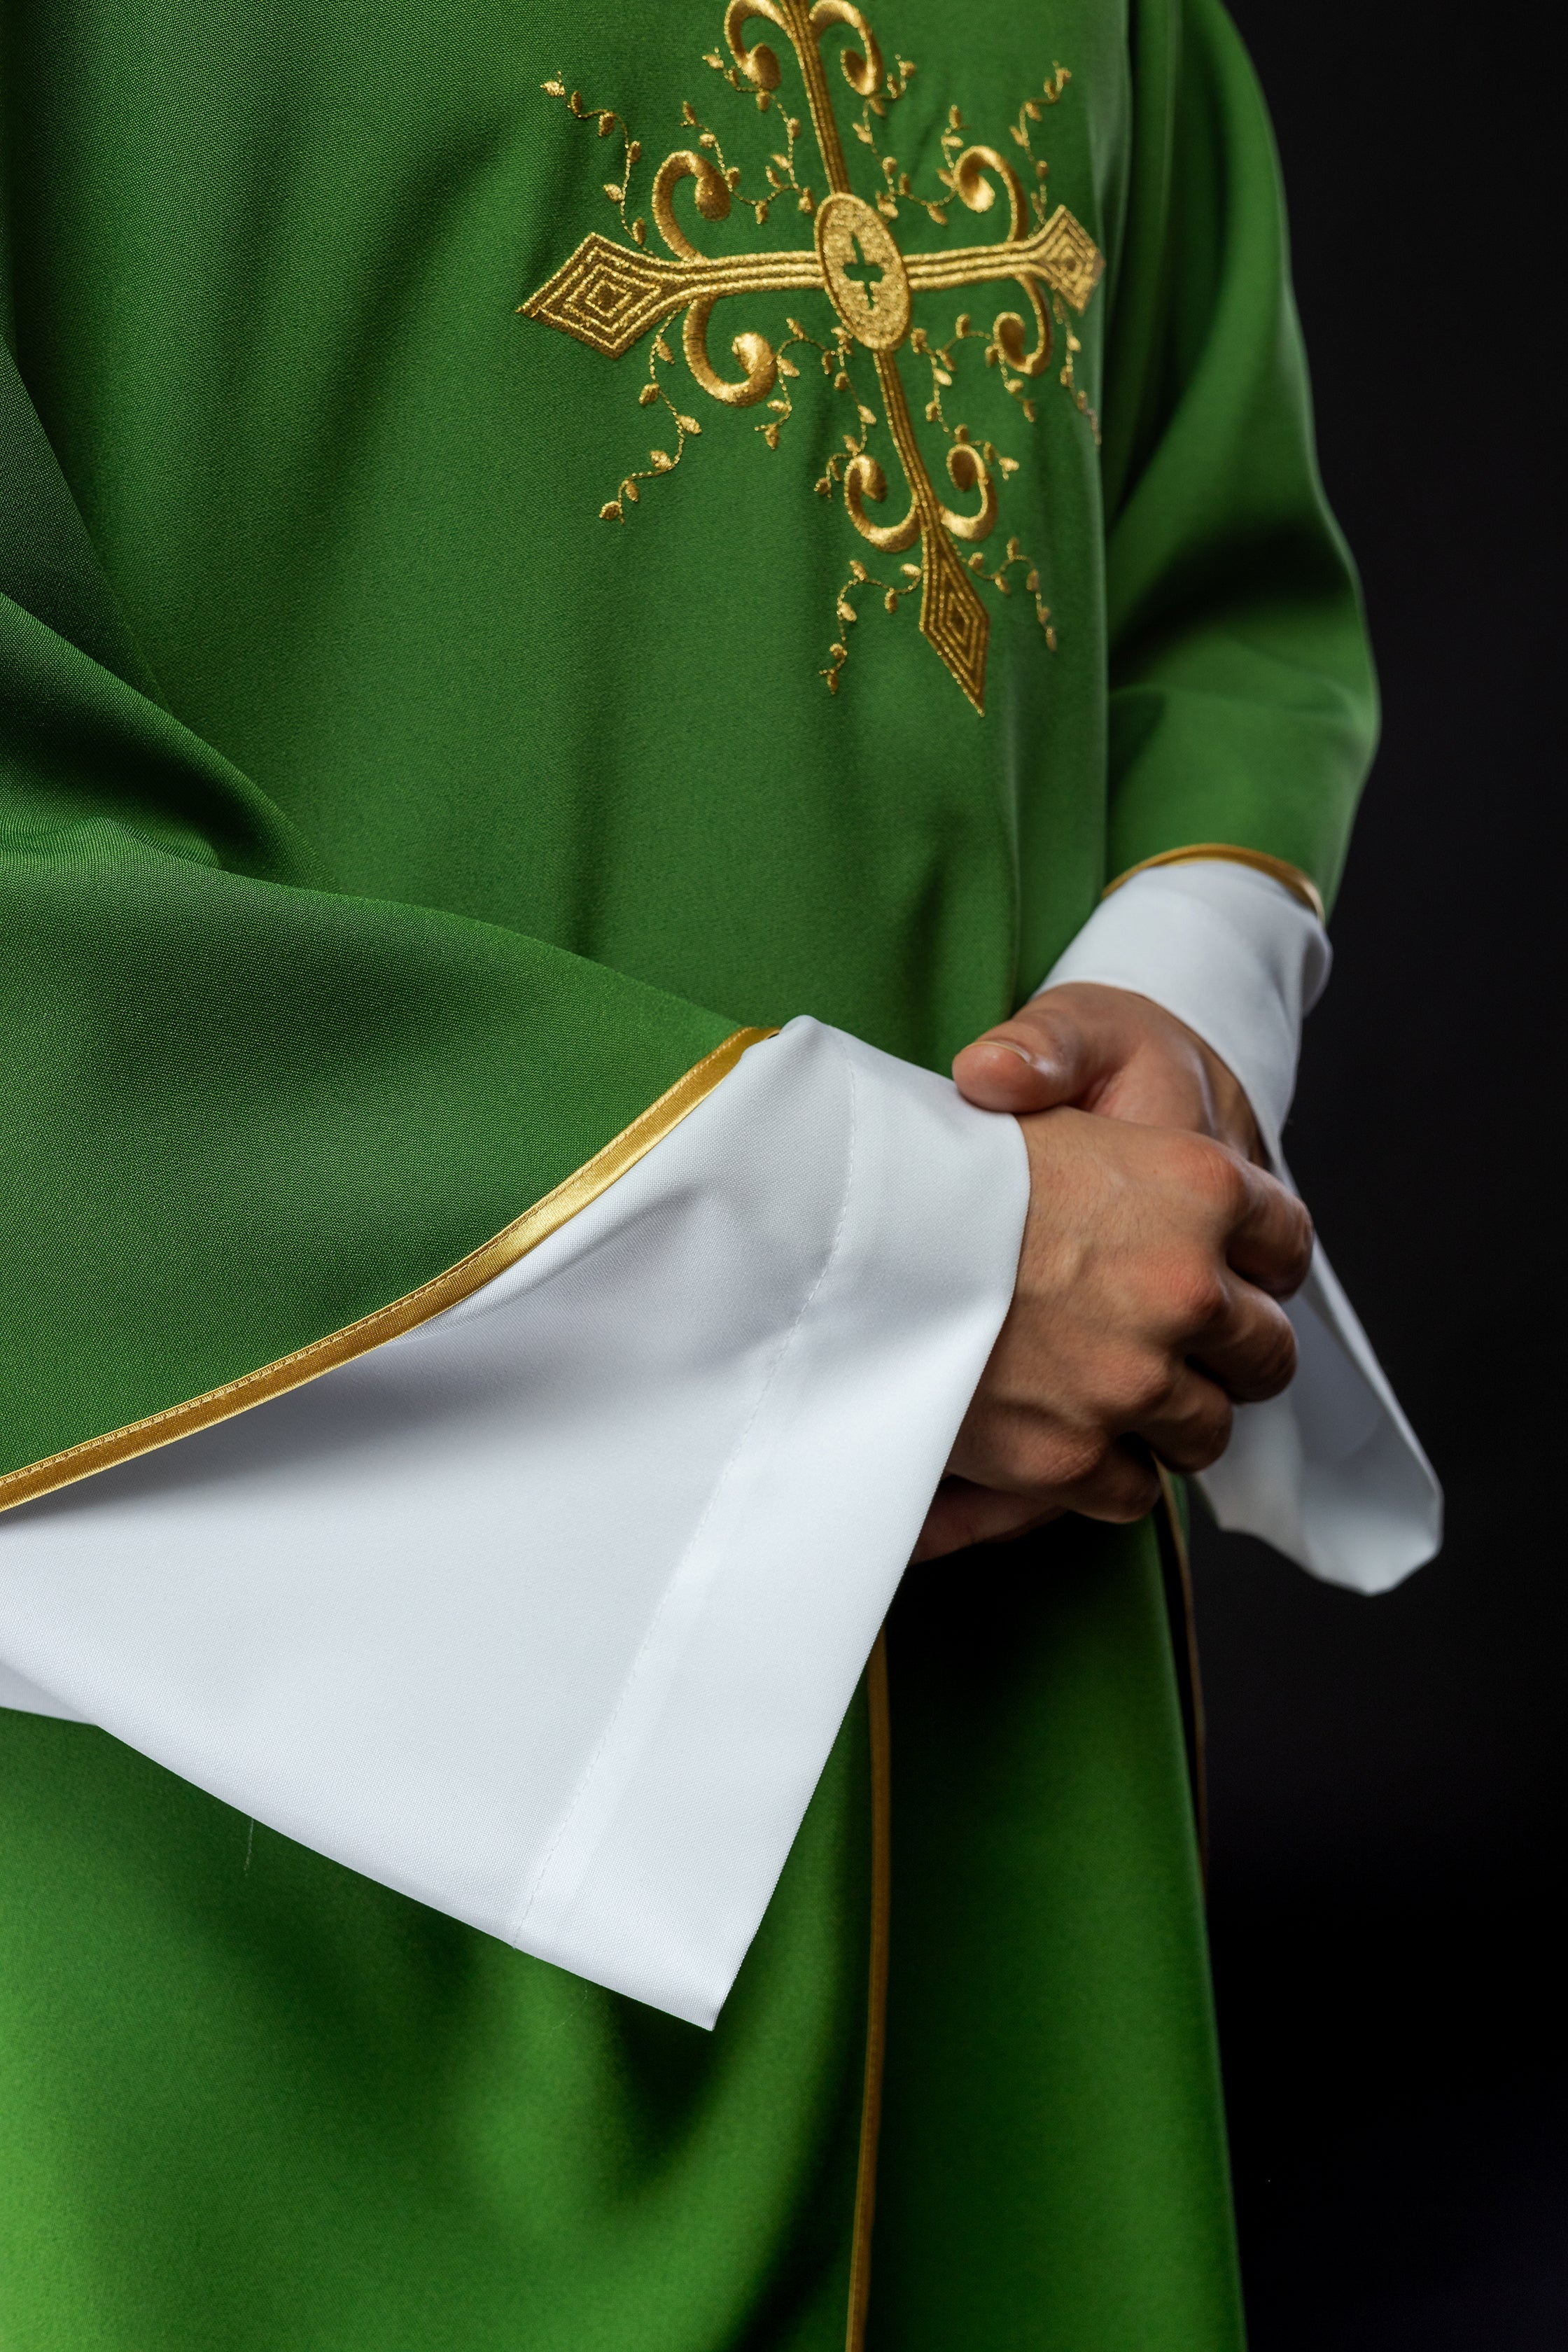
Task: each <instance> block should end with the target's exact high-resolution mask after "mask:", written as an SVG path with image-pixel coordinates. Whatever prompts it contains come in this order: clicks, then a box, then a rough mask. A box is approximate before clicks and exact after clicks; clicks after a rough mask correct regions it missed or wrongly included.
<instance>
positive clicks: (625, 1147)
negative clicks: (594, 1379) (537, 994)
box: [0, 1029, 777, 1511]
mask: <svg viewBox="0 0 1568 2352" xmlns="http://www.w3.org/2000/svg"><path fill="white" fill-rule="evenodd" d="M776 1034H777V1033H776V1031H774V1030H772V1029H737V1030H736V1031H734V1033H733V1034H731V1036H728V1037H726V1038H725V1039H724V1041H723V1043H722V1045H716V1046H715V1047H714V1048H713V1051H712V1052H711V1053H710V1054H705V1055H703V1057H702V1059H701V1061H700V1062H697V1063H695V1064H693V1066H692V1067H691V1068H690V1069H689V1070H687V1071H686V1072H684V1073H683V1075H682V1076H680V1077H679V1078H677V1079H676V1081H675V1084H674V1085H673V1086H672V1087H667V1088H666V1090H665V1092H664V1093H663V1094H661V1095H660V1096H659V1097H658V1099H657V1101H654V1102H651V1103H650V1104H649V1105H648V1107H647V1109H646V1110H644V1111H640V1112H639V1113H638V1114H637V1118H634V1119H633V1120H632V1121H631V1123H630V1125H629V1126H627V1127H624V1128H623V1129H621V1131H620V1133H619V1134H618V1135H615V1136H612V1137H611V1139H610V1140H609V1142H608V1143H606V1144H605V1145H604V1146H603V1148H602V1149H601V1150H598V1151H595V1154H594V1156H593V1158H592V1159H591V1160H584V1163H583V1165H582V1167H581V1168H575V1169H574V1170H573V1171H572V1173H571V1175H570V1176H568V1177H566V1178H565V1179H564V1180H563V1181H562V1182H561V1183H559V1184H557V1185H556V1186H555V1187H554V1188H553V1190H552V1191H551V1192H546V1193H545V1194H544V1196H543V1198H542V1200H539V1201H536V1202H534V1203H533V1205H532V1206H531V1208H528V1209H525V1210H524V1211H523V1212H522V1214H521V1216H518V1217H514V1218H513V1219H512V1221H511V1223H510V1224H508V1225H503V1226H502V1227H501V1230H500V1233H499V1234H491V1236H490V1238H489V1240H488V1241H484V1242H481V1243H480V1244H479V1247H478V1248H477V1249H472V1250H470V1251H469V1252H468V1255H467V1256H466V1257H461V1258H459V1259H458V1261H457V1263H456V1264H455V1265H449V1266H447V1268H446V1270H445V1271H444V1272H443V1273H441V1274H437V1275H434V1276H432V1277H431V1278H430V1280H429V1281H428V1282H422V1283H421V1284H420V1285H419V1286H418V1287H417V1289H415V1290H411V1291H408V1292H406V1293H405V1296H404V1297H401V1298H395V1299H392V1300H391V1301H390V1302H389V1303H388V1304H387V1305H386V1306H385V1307H376V1308H375V1309H374V1312H373V1313H371V1314H369V1315H363V1316H361V1317H360V1318H358V1320H357V1321H355V1322H353V1323H350V1324H346V1325H345V1326H344V1327H343V1328H342V1330H339V1331H330V1332H327V1333H326V1334H325V1335H324V1336H323V1337H322V1338H321V1339H312V1340H311V1341H310V1343H309V1344H308V1345H307V1346H305V1347H303V1348H296V1349H291V1350H290V1352H289V1354H288V1355H286V1356H279V1357H278V1358H277V1359H276V1360H274V1361H273V1362H271V1363H268V1364H261V1365H258V1368H257V1369H256V1370H254V1371H250V1372H244V1373H241V1374H240V1376H239V1377H238V1378H237V1379H236V1380H232V1381H224V1382H223V1383H222V1384H221V1386H219V1387H217V1388H215V1389H208V1390H206V1391H205V1392H204V1393H203V1394H202V1395H200V1396H195V1397H188V1398H186V1399H185V1400H184V1402H182V1403H180V1404H174V1405H166V1406H165V1407H164V1408H163V1410H162V1411H161V1412H154V1413H149V1414H147V1415H146V1416H145V1417H144V1418H143V1419H142V1420H140V1421H132V1422H128V1423H126V1424H125V1426H124V1427H123V1428H121V1429H111V1430H107V1431H105V1432H104V1433H103V1434H102V1435H101V1436H98V1437H88V1438H84V1439H82V1441H81V1442H80V1444H76V1445H69V1446H67V1447H66V1448H65V1449H64V1450H63V1451H62V1452H60V1453H58V1454H46V1455H45V1456H44V1457H43V1458H42V1459H41V1460H39V1461H37V1462H31V1463H26V1464H24V1465H22V1466H21V1467H20V1468H19V1469H16V1470H9V1471H6V1472H5V1474H4V1475H0V1511H7V1510H11V1509H13V1508H14V1507H16V1505H17V1504H19V1503H31V1502H36V1501H37V1499H38V1497H39V1496H43V1495H50V1494H53V1493H54V1492H55V1490H56V1489H57V1488H58V1487H60V1486H70V1485H72V1484H73V1483H74V1481H76V1480H77V1479H79V1478H89V1477H91V1476H92V1475H94V1474H95V1473H96V1472H98V1471H100V1470H109V1469H112V1468H113V1467H114V1466H115V1465H117V1464H119V1463H121V1462H129V1461H132V1460H133V1459H134V1458H135V1456H136V1455H137V1454H150V1453H152V1452H153V1450H154V1449H155V1448H156V1447H158V1446H161V1445H172V1444H174V1443H175V1442H176V1440H178V1439H179V1438H182V1437H189V1436H191V1435H193V1434H194V1433H195V1431H197V1430H199V1429H209V1428H211V1427H212V1426H213V1424H214V1423H216V1422H220V1421H228V1420H230V1419H232V1417H233V1416H234V1415H235V1414H236V1413H240V1412H247V1411H248V1410H249V1408H250V1407H251V1406H252V1405H258V1404H266V1403H268V1402H269V1401H270V1400H271V1399H272V1398H274V1397H279V1396H283V1395H286V1394H287V1392H288V1391H289V1390H290V1389H297V1388H302V1387H303V1386H304V1384H305V1383H306V1381H313V1380H317V1379H319V1378H320V1377H321V1374H322V1373H323V1372H330V1371H333V1370H336V1369H337V1367H338V1366H339V1365H340V1364H346V1363H351V1362H352V1361H353V1359H354V1358H355V1357H356V1356H363V1355H365V1354H367V1353H368V1352H369V1350H370V1349H373V1348H378V1347H380V1346H382V1345H383V1344H384V1342H385V1341H386V1340H388V1339H397V1338H398V1337H399V1336H400V1335H401V1334H402V1333H404V1332H405V1331H412V1330H414V1329H416V1328H417V1326H418V1325H420V1324H421V1323H427V1322H428V1321H429V1320H430V1318H431V1317H432V1316H435V1315H440V1314H443V1313H445V1311H446V1310H447V1308H448V1307H456V1306H458V1305H459V1304H460V1302H461V1301H462V1300H463V1299H465V1298H468V1297H471V1296H472V1295H473V1293H474V1292H475V1291H476V1290H479V1289H482V1288H483V1286H484V1285H485V1284H486V1283H488V1282H492V1281H493V1280H494V1279H495V1277H496V1276H497V1275H499V1274H503V1273H504V1272H505V1271H506V1269H507V1267H508V1266H510V1265H516V1264H517V1262H518V1260H519V1259H520V1258H522V1257H526V1256H527V1255H528V1254H529V1252H530V1251H531V1250H533V1249H537V1248H538V1246H539V1244H540V1243H541V1242H543V1241H547V1240H548V1239H549V1237H550V1235H551V1234H554V1233H558V1232H559V1231H560V1229H561V1227H562V1226H563V1225H564V1224H566V1223H568V1222H569V1221H570V1220H571V1219H572V1218H573V1217H574V1216H576V1215H577V1214H578V1213H579V1212H580V1211H581V1210H583V1209H585V1208H586V1207H587V1206H588V1204H589V1202H592V1201H596V1200H597V1199H598V1197H599V1195H600V1194H601V1192H606V1191H607V1190H608V1189H609V1187H610V1186H611V1185H612V1184H613V1183H615V1182H616V1179H617V1178H618V1177H621V1176H624V1175H625V1174H626V1171H627V1170H628V1169H629V1168H634V1167H635V1166H636V1165H637V1161H638V1160H641V1159H643V1158H644V1157H645V1155H646V1154H647V1153H648V1152H649V1151H651V1150H653V1148H654V1146H655V1144H656V1143H662V1142H663V1140H664V1139H665V1137H666V1136H667V1135H668V1134H669V1133H670V1132H671V1130H672V1129H675V1128H677V1127H679V1124H680V1122H681V1120H682V1119H684V1118H688V1117H689V1115H690V1113H691V1112H692V1111H694V1110H695V1109H696V1108H697V1107H698V1105H699V1103H701V1102H704V1101H706V1099H707V1097H709V1095H710V1094H711V1093H712V1091H713V1089H714V1087H716V1086H718V1085H719V1084H720V1082H721V1080H722V1079H724V1078H727V1077H728V1076H729V1075H730V1073H731V1070H732V1069H733V1068H734V1067H735V1066H736V1064H737V1063H738V1062H739V1061H740V1059H741V1056H742V1055H743V1054H744V1053H745V1052H746V1051H747V1049H748V1048H749V1047H750V1046H752V1045H759V1044H761V1042H762V1041H763V1038H765V1037H772V1036H774V1035H776Z"/></svg>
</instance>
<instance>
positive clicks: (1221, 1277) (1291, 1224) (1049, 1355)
mask: <svg viewBox="0 0 1568 2352" xmlns="http://www.w3.org/2000/svg"><path fill="white" fill-rule="evenodd" d="M1000 1116H1003V1117H1005V1116H1006V1114H1005V1113H1002V1114H1000ZM1018 1124H1019V1126H1020V1127H1021V1128H1022V1129H1023V1131H1024V1139H1025V1141H1026V1144H1027V1146H1028V1152H1029V1172H1030V1190H1029V1214H1028V1220H1027V1223H1026V1226H1025V1230H1024V1244H1023V1248H1022V1250H1021V1252H1020V1254H1019V1260H1018V1276H1017V1282H1016V1287H1015V1289H1014V1294H1013V1304H1012V1306H1011V1307H1010V1308H1009V1310H1008V1314H1007V1319H1006V1321H1005V1323H1004V1325H1003V1326H1002V1329H1001V1332H1000V1334H999V1335H998V1337H997V1340H996V1344H995V1346H994V1349H992V1352H991V1358H990V1361H989V1362H988V1363H987V1365H986V1367H985V1370H984V1374H983V1376H982V1378H981V1381H980V1385H979V1387H978V1388H977V1389H976V1391H975V1392H974V1397H973V1402H971V1404H970V1408H969V1411H968V1412H967V1413H966V1414H965V1416H964V1420H963V1427H962V1428H961V1430H960V1431H959V1433H958V1440H957V1443H956V1444H955V1445H954V1447H953V1450H952V1456H951V1458H950V1460H949V1463H948V1465H947V1473H948V1474H947V1475H946V1476H945V1477H944V1478H943V1480H942V1485H941V1486H939V1487H938V1489H937V1492H936V1496H935V1498H934V1500H933V1501H932V1504H931V1510H930V1512H929V1513H928V1514H927V1517H926V1522H925V1526H924V1528H922V1530H921V1539H920V1542H919V1543H918V1544H917V1546H916V1547H915V1555H914V1556H915V1558H916V1559H937V1558H939V1557H940V1556H941V1555H942V1553H944V1552H951V1551H957V1550H960V1549H963V1546H965V1545H967V1544H973V1543H989V1542H995V1541H997V1540H999V1539H1001V1538H1006V1537H1009V1536H1015V1535H1021V1534H1023V1533H1024V1532H1025V1530H1026V1528H1032V1527H1038V1526H1040V1525H1042V1524H1043V1523H1044V1522H1045V1521H1046V1520H1047V1519H1054V1518H1058V1517H1061V1516H1062V1514H1063V1513H1064V1512H1067V1511H1079V1512H1082V1513H1083V1514H1084V1515H1085V1516H1086V1517H1089V1518H1096V1519H1113V1520H1122V1521H1125V1520H1131V1519H1136V1518H1141V1517H1142V1516H1143V1514H1144V1513H1145V1512H1146V1511H1148V1510H1150V1509H1151V1508H1152V1506H1153V1504H1154V1501H1155V1499H1156V1496H1157V1494H1158V1481H1157V1478H1156V1475H1155V1472H1154V1467H1153V1462H1152V1459H1151V1457H1152V1456H1153V1457H1157V1458H1158V1459H1159V1460H1160V1461H1162V1462H1163V1463H1166V1464H1167V1465H1169V1466H1170V1467H1171V1468H1172V1469H1173V1470H1183V1471H1192V1470H1204V1469H1206V1468H1207V1467H1208V1465H1209V1464H1210V1463H1211V1462H1215V1461H1217V1460H1218V1458H1219V1456H1220V1454H1223V1453H1224V1451H1225V1447H1226V1441H1227V1440H1228V1438H1229V1436H1230V1421H1231V1405H1232V1403H1233V1402H1237V1403H1246V1402H1253V1401H1256V1400H1258V1399H1261V1398H1264V1397H1271V1396H1278V1395H1279V1391H1280V1390H1281V1389H1283V1388H1285V1387H1286V1386H1287V1385H1288V1384H1289V1380H1290V1376H1291V1374H1292V1373H1293V1372H1294V1370H1295V1369H1296V1341H1295V1335H1294V1334H1293V1332H1292V1331H1291V1328H1290V1325H1289V1321H1288V1319H1287V1318H1286V1316H1285V1313H1284V1310H1283V1309H1282V1308H1281V1307H1280V1306H1279V1303H1278V1302H1279V1300H1280V1299H1281V1298H1286V1297H1289V1295H1290V1293H1291V1292H1292V1291H1294V1290H1295V1289H1297V1288H1298V1287H1299V1286H1300V1284H1301V1282H1302V1281H1303V1280H1304V1278H1305V1276H1306V1272H1307V1266H1308V1263H1309V1260H1310V1255H1311V1248H1312V1227H1311V1221H1310V1218H1309V1217H1308V1215H1307V1212H1306V1210H1305V1209H1304V1208H1303V1207H1302V1206H1301V1203H1300V1201H1298V1200H1296V1199H1295V1198H1294V1196H1293V1195H1292V1194H1290V1193H1289V1192H1286V1190H1285V1188H1284V1187H1283V1185H1281V1184H1278V1183H1276V1182H1275V1181H1274V1179H1273V1178H1272V1177H1271V1176H1268V1175H1266V1174H1265V1173H1264V1172H1263V1171H1262V1170H1261V1169H1259V1168H1256V1167H1253V1166H1250V1165H1249V1164H1248V1163H1247V1161H1246V1160H1243V1159H1241V1158H1239V1157H1238V1156H1237V1153H1235V1152H1234V1151H1231V1150H1227V1149H1226V1147H1225V1145H1223V1144H1220V1143H1215V1142H1212V1141H1210V1140H1209V1139H1208V1138H1207V1137H1205V1136H1201V1135H1194V1134H1190V1133H1187V1132H1184V1131H1181V1130H1178V1129H1169V1128H1153V1127H1138V1126H1133V1125H1131V1124H1128V1123H1125V1122H1123V1121H1121V1120H1118V1119H1111V1118H1095V1117H1094V1116H1092V1115H1091V1114H1089V1113H1088V1112H1084V1111H1079V1110H1071V1109H1059V1110H1047V1111H1041V1112H1037V1113H1035V1114H1034V1115H1032V1116H1030V1117H1026V1118H1020V1119H1019V1121H1018Z"/></svg>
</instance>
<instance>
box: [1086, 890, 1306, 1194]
mask: <svg viewBox="0 0 1568 2352" xmlns="http://www.w3.org/2000/svg"><path fill="white" fill-rule="evenodd" d="M1332 963H1333V950H1332V949H1331V947H1330V945H1329V936H1328V933H1327V932H1326V931H1325V930H1324V929H1323V927H1322V925H1321V923H1320V922H1319V920H1318V919H1317V917H1316V916H1315V915H1314V914H1312V913H1310V910H1309V909H1308V908H1306V907H1304V906H1303V905H1302V904H1301V902H1300V899H1299V898H1295V897H1293V896H1292V894H1291V893H1290V892H1289V890H1287V889H1286V888H1285V887H1284V885H1283V883H1280V882H1276V881H1275V880H1274V879H1273V877H1271V876H1269V875H1267V874H1260V873H1259V872H1258V869H1257V868H1256V867H1255V866H1240V865H1237V864H1236V863H1235V862H1234V861H1233V860H1231V859H1228V858H1227V859H1221V858H1201V859H1194V860H1191V861H1189V862H1185V863H1184V864H1182V865H1180V866H1148V867H1145V869H1144V870H1143V872H1142V873H1141V874H1134V875H1133V876H1132V877H1131V879H1130V880H1129V881H1126V882H1124V883H1122V885H1121V887H1120V889H1117V890H1113V891H1112V893H1111V895H1110V898H1104V899H1102V900H1101V901H1100V905H1099V906H1098V907H1097V908H1095V911H1094V913H1093V914H1092V915H1091V916H1090V917H1089V920H1088V922H1087V923H1086V924H1085V925H1084V927H1083V929H1082V930H1081V931H1079V934H1078V936H1077V938H1076V939H1075V940H1073V941H1072V943H1071V945H1070V946H1069V947H1068V950H1067V951H1066V953H1065V954H1063V955H1061V956H1059V957H1058V959H1057V961H1056V963H1055V964H1054V965H1053V966H1052V968H1051V970H1050V971H1049V972H1047V975H1046V978H1045V980H1044V981H1043V982H1041V986H1042V988H1060V987H1062V986H1063V985H1064V984H1065V983H1066V982H1068V981H1097V982H1100V984H1101V985H1102V986H1104V987H1106V988H1129V989H1132V990H1134V991H1136V992H1137V993H1138V994H1139V995H1140V996H1148V997H1152V999H1153V1000H1154V1002H1155V1003H1157V1004H1163V1006H1164V1008H1165V1010H1166V1012H1167V1013H1174V1014H1175V1016H1176V1018H1177V1020H1178V1021H1184V1022H1185V1024H1186V1025H1187V1027H1188V1028H1189V1029H1191V1030H1194V1032H1195V1033H1196V1034H1197V1035H1198V1036H1200V1037H1201V1038H1202V1039H1203V1041H1204V1043H1205V1045H1209V1046H1212V1047H1213V1049H1214V1051H1215V1053H1216V1054H1217V1055H1219V1057H1220V1060H1221V1061H1222V1062H1224V1063H1225V1065H1226V1068H1227V1069H1229V1070H1231V1071H1232V1072H1233V1073H1234V1075H1235V1076H1236V1077H1237V1079H1238V1080H1239V1081H1240V1084H1241V1087H1242V1090H1243V1092H1244V1093H1245V1094H1246V1096H1247V1101H1248V1102H1249V1103H1250V1104H1251V1106H1252V1112H1253V1116H1254V1118H1256V1119H1257V1121H1258V1129H1259V1131H1260V1133H1261V1134H1262V1137H1263V1140H1264V1144H1265V1147H1266V1148H1267V1150H1268V1152H1269V1153H1270V1156H1271V1157H1273V1158H1275V1159H1277V1158H1278V1157H1279V1137H1280V1133H1281V1131H1282V1129H1283V1128H1284V1125H1285V1115H1286V1113H1287V1111H1289V1108H1290V1097H1291V1096H1292V1095H1293V1094H1294V1093H1295V1091H1296V1064H1297V1061H1298V1059H1299V1057H1300V1050H1301V1023H1302V1021H1303V1019H1304V1018H1305V1016H1306V1015H1307V1014H1308V1013H1310V1011H1311V1009H1312V1007H1313V1005H1314V1004H1316V1003H1317V1001H1318V999H1319V997H1320V996H1321V994H1322V992H1323V991H1324V989H1325V988H1326V987H1327V985H1328V980H1329V972H1330V970H1331V966H1332Z"/></svg>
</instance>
